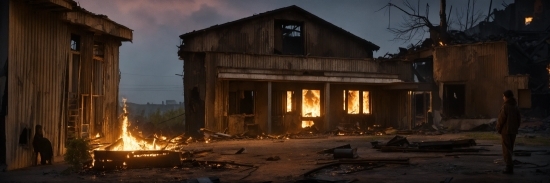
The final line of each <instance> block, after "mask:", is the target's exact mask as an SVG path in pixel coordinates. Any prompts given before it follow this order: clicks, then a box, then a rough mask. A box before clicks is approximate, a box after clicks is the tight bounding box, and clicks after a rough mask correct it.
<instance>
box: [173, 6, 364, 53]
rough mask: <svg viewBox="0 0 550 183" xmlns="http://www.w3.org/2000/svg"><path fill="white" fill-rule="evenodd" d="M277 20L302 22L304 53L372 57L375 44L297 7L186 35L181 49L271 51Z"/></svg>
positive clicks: (196, 50)
mask: <svg viewBox="0 0 550 183" xmlns="http://www.w3.org/2000/svg"><path fill="white" fill-rule="evenodd" d="M275 20H289V21H295V22H302V23H303V25H304V27H303V30H302V31H303V32H305V33H303V32H302V36H303V37H304V38H305V39H304V41H305V44H304V47H305V49H304V50H305V54H304V55H309V56H318V57H342V58H343V57H347V58H372V48H369V46H366V45H364V43H363V42H362V41H361V40H358V39H357V38H354V37H352V36H350V35H346V34H342V33H340V32H339V31H337V30H336V28H333V27H330V26H327V25H325V24H320V23H319V22H317V21H314V20H313V18H311V17H305V16H304V14H302V13H298V12H296V11H283V12H281V13H278V14H275V15H273V16H263V17H258V18H255V19H251V20H249V21H246V22H243V23H240V24H234V25H232V26H227V27H223V28H219V29H211V30H208V31H205V32H204V33H199V34H195V35H193V36H188V37H185V38H184V40H183V44H184V46H183V47H182V50H181V51H188V52H189V51H190V52H209V51H212V52H233V53H252V54H263V55H271V54H273V53H274V49H275V40H274V39H275V35H274V32H275V30H274V25H275Z"/></svg>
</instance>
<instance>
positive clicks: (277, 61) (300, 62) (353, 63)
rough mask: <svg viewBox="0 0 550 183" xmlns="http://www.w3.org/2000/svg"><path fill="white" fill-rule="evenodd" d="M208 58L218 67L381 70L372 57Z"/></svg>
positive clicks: (215, 55)
mask: <svg viewBox="0 0 550 183" xmlns="http://www.w3.org/2000/svg"><path fill="white" fill-rule="evenodd" d="M207 55H208V58H207V59H208V60H209V61H211V62H215V63H216V66H218V67H228V68H248V69H270V70H297V71H337V72H371V73H374V72H380V65H379V63H378V62H376V61H374V60H372V59H346V58H325V57H300V56H282V55H251V54H231V53H216V52H209V53H207Z"/></svg>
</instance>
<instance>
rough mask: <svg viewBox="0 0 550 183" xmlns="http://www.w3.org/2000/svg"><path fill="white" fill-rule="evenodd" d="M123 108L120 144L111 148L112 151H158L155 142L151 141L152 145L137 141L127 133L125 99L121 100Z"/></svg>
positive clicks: (128, 124)
mask: <svg viewBox="0 0 550 183" xmlns="http://www.w3.org/2000/svg"><path fill="white" fill-rule="evenodd" d="M122 102H123V107H122V110H123V111H124V115H123V121H122V135H121V136H120V140H121V141H122V143H120V144H119V145H118V146H115V147H113V148H112V150H114V151H134V150H160V147H159V146H156V145H155V141H156V140H153V143H148V142H146V141H144V140H138V139H137V138H136V137H134V136H132V134H131V133H130V132H129V131H128V127H129V126H130V123H129V122H128V115H127V114H128V111H127V110H126V99H125V98H123V99H122Z"/></svg>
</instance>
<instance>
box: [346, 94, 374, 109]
mask: <svg viewBox="0 0 550 183" xmlns="http://www.w3.org/2000/svg"><path fill="white" fill-rule="evenodd" d="M343 97H344V100H343V101H344V102H343V103H344V110H345V111H347V113H348V114H370V113H371V103H370V92H369V91H360V90H344V96H343Z"/></svg>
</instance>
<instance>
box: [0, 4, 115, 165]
mask: <svg viewBox="0 0 550 183" xmlns="http://www.w3.org/2000/svg"><path fill="white" fill-rule="evenodd" d="M62 17H63V14H61V13H56V12H49V11H40V10H38V11H37V10H36V9H33V8H32V7H30V6H28V5H27V4H25V3H24V1H15V0H12V1H10V2H9V43H8V44H9V48H8V58H9V59H8V62H9V63H8V70H9V71H8V94H9V98H8V113H7V116H6V130H5V132H6V133H5V134H6V164H7V169H8V170H13V169H17V168H23V167H28V166H31V165H32V164H33V161H32V152H33V149H32V145H30V144H31V143H32V141H29V143H28V145H20V144H19V143H18V142H19V135H20V133H21V132H22V131H23V128H28V129H30V130H31V131H30V135H29V136H30V138H31V139H32V137H33V136H34V133H35V131H34V127H35V125H37V124H40V125H42V126H43V131H44V137H45V138H48V139H49V140H50V141H51V143H52V146H53V151H54V157H56V156H57V157H58V158H60V156H61V155H63V154H64V153H65V138H66V137H65V129H66V124H67V121H66V113H67V110H68V109H67V105H66V101H67V92H66V91H67V88H66V84H67V82H68V80H67V79H68V78H67V74H68V73H67V70H68V63H69V61H71V59H72V56H71V50H70V43H71V33H78V34H79V35H80V36H81V52H80V54H81V67H82V69H81V70H82V72H81V80H80V86H79V87H80V90H81V92H85V93H81V94H89V93H90V91H91V88H90V86H91V85H92V84H93V83H92V82H95V81H97V80H98V79H93V73H94V72H92V71H93V70H92V69H91V68H93V67H90V66H91V65H92V64H93V62H94V61H93V60H92V57H93V52H92V50H93V44H94V39H95V38H94V34H92V33H89V30H82V29H81V28H82V27H81V26H72V25H71V24H67V22H65V21H63V20H62ZM74 31H77V32H74ZM83 32H88V33H83ZM103 39H104V38H103ZM109 39H110V40H111V41H107V42H106V43H105V58H104V61H103V64H102V65H103V68H104V70H103V72H104V74H105V78H104V80H103V82H102V83H103V85H104V87H105V93H104V96H100V97H99V98H102V101H101V102H98V104H99V105H100V106H92V108H93V109H96V110H101V113H97V114H101V115H100V116H94V121H92V123H93V124H96V123H100V124H101V126H102V128H103V129H102V130H103V131H102V132H103V133H104V135H105V138H104V139H103V140H104V141H107V142H109V141H111V142H112V141H113V140H114V139H116V138H118V137H119V135H120V129H119V122H118V120H117V116H118V115H117V104H118V102H117V101H118V84H119V81H120V76H119V63H118V62H119V60H118V54H119V46H120V39H116V38H114V39H113V38H112V37H110V38H109ZM76 72H78V71H76ZM117 129H118V130H117ZM99 131H101V130H99V129H96V131H95V132H99ZM93 135H95V134H93Z"/></svg>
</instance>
